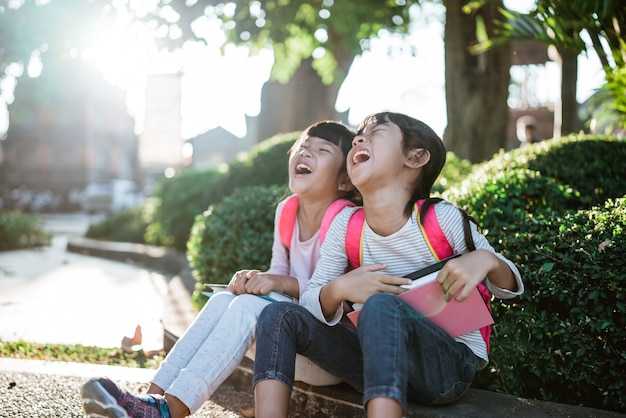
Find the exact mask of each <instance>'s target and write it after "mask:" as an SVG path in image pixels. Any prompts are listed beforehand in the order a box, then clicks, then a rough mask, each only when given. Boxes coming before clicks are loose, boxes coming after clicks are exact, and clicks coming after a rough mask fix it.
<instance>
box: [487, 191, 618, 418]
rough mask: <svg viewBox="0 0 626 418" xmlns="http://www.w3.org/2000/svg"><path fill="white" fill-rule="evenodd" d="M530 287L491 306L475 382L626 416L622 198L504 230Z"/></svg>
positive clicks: (511, 253) (501, 237)
mask: <svg viewBox="0 0 626 418" xmlns="http://www.w3.org/2000/svg"><path fill="white" fill-rule="evenodd" d="M499 244H500V245H501V246H502V247H504V248H506V249H507V250H508V251H507V252H508V253H509V256H510V257H511V259H512V260H513V261H514V262H515V263H516V264H517V265H518V266H519V267H520V270H521V272H522V276H523V279H524V283H525V286H526V291H525V293H524V294H523V295H522V296H521V297H519V298H515V299H512V300H510V301H502V302H500V301H496V302H494V303H493V309H494V318H495V321H496V324H497V325H495V326H494V334H493V336H492V340H491V343H492V352H491V362H490V364H489V366H488V368H487V369H485V370H484V371H481V372H479V374H478V378H477V381H476V386H477V387H480V388H484V389H489V390H492V391H498V392H507V393H511V394H514V395H518V396H522V397H525V398H536V399H543V400H548V401H553V402H560V403H567V404H572V405H584V406H588V407H593V408H601V409H610V410H615V411H620V412H626V380H625V377H624V371H625V370H626V354H625V352H624V348H623V347H624V341H626V259H625V257H624V254H626V199H625V198H622V199H617V200H608V201H607V202H606V204H605V205H604V206H600V207H595V208H592V209H584V210H580V211H574V212H568V213H565V214H563V215H561V216H546V217H543V216H541V217H539V218H527V219H526V220H525V221H523V223H522V224H521V225H519V226H518V227H517V228H515V229H514V230H513V231H507V233H505V234H500V235H499Z"/></svg>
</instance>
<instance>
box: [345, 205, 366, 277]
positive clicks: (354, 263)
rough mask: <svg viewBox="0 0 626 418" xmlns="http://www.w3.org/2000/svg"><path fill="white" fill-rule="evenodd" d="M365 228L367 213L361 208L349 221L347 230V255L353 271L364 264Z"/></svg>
mask: <svg viewBox="0 0 626 418" xmlns="http://www.w3.org/2000/svg"><path fill="white" fill-rule="evenodd" d="M364 228H365V211H364V210H363V208H359V209H357V210H355V211H354V213H353V214H352V216H351V217H350V219H349V220H348V228H347V229H346V255H347V256H348V261H349V262H350V267H351V268H352V269H355V268H358V267H360V266H361V264H363V230H364Z"/></svg>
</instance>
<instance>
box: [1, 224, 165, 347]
mask: <svg viewBox="0 0 626 418" xmlns="http://www.w3.org/2000/svg"><path fill="white" fill-rule="evenodd" d="M90 219H91V218H87V217H84V216H80V215H64V216H63V215H56V216H50V215H49V217H48V226H49V229H50V230H51V231H53V232H54V233H55V237H54V239H53V242H52V245H51V246H50V247H46V248H43V249H39V250H21V251H7V252H0V318H6V320H2V321H0V340H4V341H15V340H19V339H22V340H25V341H29V342H47V343H61V344H82V345H95V346H99V347H119V346H120V344H121V340H122V338H123V337H124V336H132V335H133V333H134V330H135V327H136V326H137V325H141V327H142V334H143V347H144V349H145V350H158V349H161V348H162V347H163V327H162V325H161V317H162V315H163V307H164V297H165V294H166V291H167V284H166V278H165V277H163V276H162V275H161V274H159V273H157V272H154V271H150V270H147V269H144V268H142V267H141V266H137V265H133V264H128V263H118V262H114V261H110V260H106V259H102V258H96V257H88V256H83V255H80V254H74V253H68V252H67V251H66V250H65V248H66V245H67V239H68V238H69V237H72V236H82V234H83V233H84V231H85V230H86V227H87V225H88V221H89V220H90Z"/></svg>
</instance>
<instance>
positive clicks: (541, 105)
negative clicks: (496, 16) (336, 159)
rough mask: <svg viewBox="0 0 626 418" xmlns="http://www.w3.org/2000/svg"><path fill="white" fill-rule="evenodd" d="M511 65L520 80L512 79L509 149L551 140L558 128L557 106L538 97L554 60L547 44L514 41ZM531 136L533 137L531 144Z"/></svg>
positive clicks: (508, 126) (507, 134) (508, 125)
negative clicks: (555, 122)
mask: <svg viewBox="0 0 626 418" xmlns="http://www.w3.org/2000/svg"><path fill="white" fill-rule="evenodd" d="M512 52H513V59H512V62H511V65H512V66H513V67H512V69H513V71H515V74H516V76H517V79H515V80H514V79H512V80H511V87H510V91H509V121H508V124H507V132H506V136H507V148H515V147H518V146H520V145H523V144H526V143H530V142H537V141H540V140H542V139H546V138H551V137H552V132H553V129H554V103H549V102H545V100H542V99H541V98H539V97H537V93H538V92H539V90H540V89H539V88H538V85H539V84H540V80H539V79H540V78H542V77H545V66H546V63H547V62H549V61H550V58H549V57H548V53H547V47H546V45H545V44H543V43H541V42H538V41H514V42H513V43H512ZM528 137H532V138H533V140H532V141H530V140H529V138H528Z"/></svg>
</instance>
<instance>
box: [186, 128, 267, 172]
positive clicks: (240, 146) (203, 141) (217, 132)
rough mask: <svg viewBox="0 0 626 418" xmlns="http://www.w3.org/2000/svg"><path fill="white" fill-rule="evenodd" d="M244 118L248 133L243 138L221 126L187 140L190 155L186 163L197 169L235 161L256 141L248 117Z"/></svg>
mask: <svg viewBox="0 0 626 418" xmlns="http://www.w3.org/2000/svg"><path fill="white" fill-rule="evenodd" d="M246 119H247V125H248V135H246V137H245V138H239V137H237V136H235V135H233V134H232V133H230V132H229V131H227V130H225V129H224V128H222V127H217V128H215V129H211V130H210V131H207V132H205V133H203V134H201V135H198V136H196V137H194V138H191V139H190V140H189V141H187V144H188V146H189V147H190V148H189V150H190V155H189V157H188V158H187V160H186V164H187V165H189V166H192V167H193V168H196V169H199V170H206V169H210V168H218V167H220V166H222V165H224V164H229V163H231V162H233V161H235V160H236V159H237V156H238V155H240V154H241V153H242V152H246V151H249V150H250V149H251V148H252V147H253V146H254V145H255V144H256V141H255V140H254V139H253V137H254V135H251V132H250V126H251V125H252V124H251V121H250V118H246Z"/></svg>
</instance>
